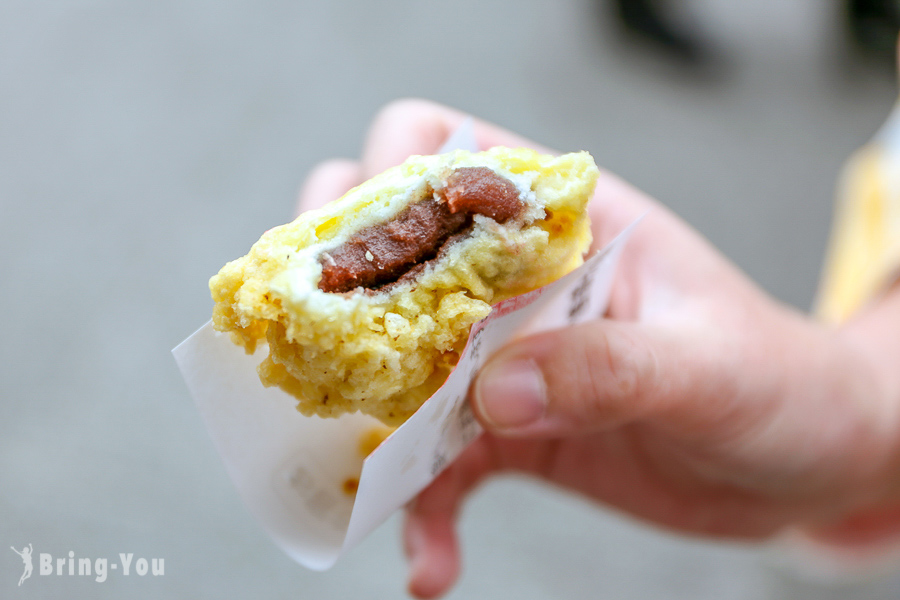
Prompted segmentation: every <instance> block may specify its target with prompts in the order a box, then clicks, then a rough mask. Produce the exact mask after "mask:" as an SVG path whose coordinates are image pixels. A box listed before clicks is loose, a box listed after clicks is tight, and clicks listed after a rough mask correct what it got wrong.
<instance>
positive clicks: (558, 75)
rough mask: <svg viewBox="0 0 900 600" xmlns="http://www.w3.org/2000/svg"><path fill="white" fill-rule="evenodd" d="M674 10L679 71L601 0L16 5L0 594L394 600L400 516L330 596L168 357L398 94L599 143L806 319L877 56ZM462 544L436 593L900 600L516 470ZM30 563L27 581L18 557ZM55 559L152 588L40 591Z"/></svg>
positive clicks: (735, 8)
mask: <svg viewBox="0 0 900 600" xmlns="http://www.w3.org/2000/svg"><path fill="white" fill-rule="evenodd" d="M618 5H621V3H619V4H618ZM669 5H670V6H669V8H670V9H672V10H673V11H675V12H674V13H673V14H671V15H669V16H668V17H666V18H667V19H670V22H668V25H671V27H669V32H670V33H671V31H673V29H672V28H673V27H675V28H676V29H677V28H680V29H677V31H676V33H677V32H680V33H681V34H687V35H688V38H689V40H690V42H689V43H688V46H689V48H688V49H689V51H688V52H685V51H684V48H678V47H676V46H677V44H676V45H674V46H673V45H672V44H671V40H670V41H669V42H666V41H665V40H664V39H662V38H664V37H665V36H664V35H662V34H660V33H659V31H657V32H655V33H652V32H651V34H652V35H651V38H649V39H648V38H646V37H641V36H637V37H635V36H634V35H629V34H628V31H632V32H633V31H634V23H635V21H634V20H633V19H632V20H631V21H629V22H630V23H631V26H632V28H631V29H630V30H629V29H628V28H624V27H623V26H622V21H621V20H620V17H621V16H622V15H623V13H621V12H620V11H617V8H616V6H617V5H616V4H614V3H613V2H601V1H599V0H598V1H593V2H592V1H589V0H553V1H548V0H545V1H541V0H517V1H516V2H478V1H476V0H459V1H456V2H452V3H450V2H448V3H437V2H421V1H416V0H392V1H390V2H363V1H361V0H355V1H354V0H332V1H331V2H328V3H324V2H310V1H301V0H293V1H287V0H256V1H254V2H249V1H244V2H237V1H235V2H230V1H229V2H212V1H200V0H179V1H177V2H176V1H172V0H155V1H152V2H151V1H146V0H140V1H138V0H135V1H129V2H124V1H119V2H113V1H103V0H81V1H79V0H72V1H68V2H66V1H62V0H59V1H53V0H48V1H44V2H35V1H33V0H2V1H0V281H2V284H0V289H2V294H0V314H2V315H3V321H2V322H3V328H2V330H3V343H2V344H0V399H2V402H0V545H2V546H3V548H0V596H2V597H3V598H62V597H65V598H161V597H183V598H227V597H236V598H237V597H254V598H256V597H258V598H350V597H353V598H403V597H404V596H405V578H406V570H405V564H404V560H403V558H402V551H401V547H400V542H399V540H400V535H399V519H398V518H397V517H394V518H392V519H391V520H389V521H388V522H387V523H386V524H385V525H384V526H382V527H381V528H380V529H379V530H378V531H377V532H376V533H375V534H374V535H372V536H371V537H370V538H369V539H367V540H366V541H365V542H364V543H363V544H362V545H361V546H359V547H358V548H357V549H356V550H354V551H353V552H352V553H351V554H350V555H349V556H348V557H346V558H345V559H344V560H343V561H342V562H340V563H339V564H338V566H336V567H335V568H334V569H333V570H331V571H329V572H326V573H313V572H310V571H307V570H305V569H304V568H302V567H300V566H298V565H296V564H294V563H293V562H291V561H290V560H289V559H288V558H287V557H286V556H285V555H283V554H282V553H281V552H280V551H279V550H278V549H277V548H276V547H275V546H274V545H273V544H272V543H270V541H269V540H268V539H267V537H266V536H265V534H264V533H263V532H262V530H261V529H260V528H259V527H258V526H257V524H256V523H255V522H254V521H253V519H252V517H251V516H250V515H249V514H248V513H247V511H246V510H245V509H244V507H243V505H242V504H241V502H240V500H239V498H238V497H237V495H236V493H235V491H234V489H233V487H232V485H231V483H230V481H229V480H228V478H227V475H226V473H225V470H224V468H223V466H222V464H221V462H220V460H219V458H218V456H217V455H216V453H215V450H214V449H213V446H212V444H211V442H210V440H209V438H208V435H207V433H206V431H205V429H204V426H203V424H202V422H201V420H200V418H199V416H198V414H197V412H196V410H195V408H194V406H193V403H192V401H191V399H190V397H189V396H188V393H187V390H186V389H185V387H184V385H183V383H182V380H181V377H180V375H179V374H178V372H177V369H176V367H175V363H174V361H173V360H172V357H171V355H170V349H171V348H172V347H173V346H175V345H176V344H178V343H179V342H180V341H181V340H182V339H183V338H185V337H186V336H188V335H189V334H190V333H192V332H193V331H194V330H195V329H196V328H197V327H199V326H200V325H202V324H203V323H204V322H205V321H206V320H207V319H208V318H209V314H210V310H211V306H212V303H211V300H210V298H209V294H208V290H207V280H208V278H209V277H210V275H212V274H214V273H215V272H216V271H217V270H218V269H219V267H220V266H221V265H223V264H224V263H225V262H226V261H228V260H231V259H233V258H236V257H237V256H239V255H241V254H243V253H245V252H246V251H247V249H248V248H249V246H250V245H251V244H252V242H254V241H255V240H256V238H257V237H258V236H259V235H260V233H261V232H262V231H264V230H266V229H268V228H269V227H271V226H273V225H276V224H280V223H282V222H285V221H287V220H289V219H290V217H291V214H292V210H293V204H294V199H295V196H296V192H297V189H298V187H299V185H300V183H301V182H302V180H303V178H304V176H305V175H306V174H307V173H308V172H309V170H310V169H311V168H312V167H313V165H315V164H316V163H317V162H318V161H320V160H323V159H325V158H329V157H334V156H345V157H355V156H357V155H358V153H359V151H360V148H361V144H362V140H363V136H364V134H365V131H366V127H367V124H368V122H369V121H370V119H371V118H372V117H373V115H374V114H375V113H376V111H377V110H378V109H379V107H381V106H382V105H383V104H384V103H386V102H388V101H390V100H391V99H394V98H398V97H403V96H422V97H426V98H431V99H434V100H437V101H440V102H444V103H447V104H450V105H453V106H455V107H458V108H460V109H463V110H465V111H469V112H471V113H473V114H475V115H478V116H480V117H482V118H484V119H487V120H490V121H494V122H496V123H499V124H501V125H503V126H505V127H507V128H509V129H513V130H516V131H518V132H521V133H522V134H524V135H527V136H529V137H531V138H533V139H535V140H539V141H541V142H542V143H544V144H547V145H549V146H552V147H556V148H559V149H562V150H579V149H586V150H589V151H591V152H592V153H593V155H594V156H595V158H596V159H597V162H598V163H599V164H600V165H601V166H603V167H605V168H607V169H609V170H611V171H614V172H616V173H618V174H620V175H622V176H624V177H625V178H627V179H628V180H630V181H631V182H633V183H634V184H636V185H637V186H638V187H640V188H643V189H644V190H646V191H648V192H649V193H651V194H652V195H654V196H655V197H656V198H658V199H659V200H660V201H661V202H663V203H664V204H666V205H668V206H670V207H671V208H672V209H673V210H675V211H676V212H677V213H679V214H680V215H682V216H683V217H684V218H685V219H686V220H687V221H688V222H690V223H691V224H693V225H694V226H695V227H696V228H697V229H698V230H700V231H701V232H702V233H703V234H704V235H706V236H708V237H709V238H710V239H711V240H712V241H713V242H714V243H715V244H716V245H717V246H718V247H719V248H721V249H722V251H723V252H724V253H725V254H727V255H728V256H729V257H730V258H731V259H733V260H734V261H735V262H736V263H737V264H738V265H739V266H740V267H741V268H743V269H744V270H746V271H747V272H748V273H749V274H750V275H751V276H752V277H753V278H754V279H755V280H756V281H758V282H759V284H760V285H761V286H762V287H764V288H765V289H766V290H768V291H769V292H770V293H772V294H773V295H775V296H776V297H778V298H780V299H782V300H783V301H785V302H787V303H790V304H792V305H795V306H797V307H799V308H801V309H807V308H808V307H809V306H810V304H811V302H812V299H813V296H814V293H815V287H816V282H817V278H818V273H819V268H820V264H821V260H822V255H823V250H824V248H825V244H826V240H827V236H828V229H829V223H830V218H831V208H832V201H833V194H834V187H835V182H836V179H837V176H838V173H839V169H840V167H841V165H842V164H843V162H844V161H845V160H846V158H847V157H848V156H849V154H850V153H851V152H852V151H853V150H854V149H855V148H857V147H859V146H860V145H862V144H863V143H865V142H866V140H868V139H869V138H870V137H871V136H872V134H873V133H874V132H875V131H876V130H877V129H878V127H879V125H880V124H881V123H882V122H883V120H884V118H885V117H886V115H887V113H888V112H889V110H890V108H891V106H892V104H893V102H894V100H895V98H896V96H897V94H896V90H895V78H894V75H893V71H892V67H891V65H890V60H889V58H885V55H884V53H883V52H881V51H879V50H877V49H875V50H871V49H872V48H874V47H875V46H877V45H878V44H877V43H874V44H873V43H868V42H863V43H860V40H861V39H862V38H865V35H863V36H862V37H860V35H858V31H857V34H856V35H855V37H854V36H848V33H847V32H848V22H847V20H846V15H845V12H844V11H845V9H844V5H843V4H842V3H840V2H837V1H834V2H826V1H823V0H757V1H755V2H741V1H739V0H681V1H676V0H672V2H670V3H669ZM624 16H625V17H628V15H624ZM628 18H630V17H628ZM673 23H674V25H673ZM664 24H666V23H664ZM857 25H858V23H857ZM651 29H652V28H651ZM850 30H851V31H852V28H851V29H850ZM876 34H877V32H876ZM876 38H877V35H876ZM888 54H890V52H888ZM462 542H463V549H464V552H465V566H464V573H463V578H462V580H461V582H460V583H459V585H458V586H457V587H456V588H455V590H454V591H453V593H452V594H451V595H450V597H451V598H472V597H475V598H515V599H517V600H526V599H531V598H550V597H560V598H616V599H628V598H635V599H637V598H640V599H646V598H667V599H669V598H677V599H681V598H684V599H688V598H690V599H694V600H696V599H709V600H713V599H714V600H728V599H748V600H750V599H783V598H791V599H806V598H809V599H813V598H815V599H838V598H850V597H852V598H857V599H869V598H872V599H876V598H877V599H881V598H885V599H888V598H897V597H900V575H893V576H892V575H883V576H876V575H869V576H867V577H864V578H861V579H857V580H855V581H850V580H842V581H839V582H834V581H831V582H825V581H824V580H822V579H817V578H811V577H808V576H806V575H804V574H799V573H798V572H797V571H796V570H794V569H791V568H789V567H787V566H786V564H785V561H784V559H783V557H781V556H780V555H778V554H775V553H773V552H772V551H771V550H770V549H760V548H757V547H753V546H742V545H734V544H721V543H707V542H702V541H697V540H687V539H684V538H677V537H673V536H670V535H668V534H665V533H662V532H659V531H657V530H654V529H652V528H649V527H646V526H644V525H641V524H639V523H635V522H633V521H630V520H628V519H626V518H623V517H621V516H618V515H615V514H613V513H611V512H606V511H604V510H601V509H598V508H597V507H595V506H591V505H588V504H586V503H584V502H582V501H581V500H578V499H576V498H573V497H570V496H567V495H564V494H562V493H560V492H558V491H555V490H552V489H548V488H545V487H541V486H539V485H537V484H535V483H534V482H532V481H527V480H522V479H515V478H508V479H501V480H496V481H494V482H491V483H489V484H487V485H486V486H485V487H484V488H482V489H481V490H480V491H479V492H478V493H477V494H476V495H475V496H474V497H473V498H472V499H471V501H470V502H469V503H468V505H467V506H466V508H465V510H464V512H463V514H462ZM29 543H31V544H33V547H34V550H35V573H34V576H33V577H32V578H31V579H30V580H27V581H25V582H24V583H23V585H22V586H21V587H18V588H17V586H16V583H17V580H18V578H19V576H20V575H21V573H22V569H23V564H22V560H21V559H20V557H19V556H17V555H16V554H14V553H13V552H12V551H11V550H8V549H5V548H7V547H9V546H15V547H16V548H17V549H21V548H22V546H24V545H27V544H29ZM70 550H71V551H73V552H74V554H75V556H76V558H78V557H110V558H115V557H116V556H117V555H118V553H120V552H123V553H134V555H135V557H146V558H148V559H149V558H151V557H155V558H164V560H165V575H164V576H161V577H152V576H149V575H148V576H146V577H143V578H138V577H135V576H134V575H132V576H131V577H121V576H119V577H116V576H115V575H114V574H111V575H110V577H109V579H108V580H107V581H106V582H104V583H97V582H95V581H94V580H93V578H89V577H80V578H79V577H77V576H76V577H65V576H64V577H56V576H54V577H40V576H38V572H37V568H38V564H37V554H38V553H40V552H45V553H51V554H53V555H54V556H55V557H63V556H67V553H68V552H69V551H70Z"/></svg>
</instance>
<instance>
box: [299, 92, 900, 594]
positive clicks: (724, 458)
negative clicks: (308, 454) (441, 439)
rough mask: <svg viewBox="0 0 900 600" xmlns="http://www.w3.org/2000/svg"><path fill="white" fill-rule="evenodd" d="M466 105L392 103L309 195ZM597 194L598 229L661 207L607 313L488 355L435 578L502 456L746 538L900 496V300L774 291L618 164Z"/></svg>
mask: <svg viewBox="0 0 900 600" xmlns="http://www.w3.org/2000/svg"><path fill="white" fill-rule="evenodd" d="M464 118H465V115H463V114H462V113H459V112H456V111H453V110H451V109H448V108H446V107H442V106H439V105H435V104H431V103H428V102H425V101H417V100H406V101H399V102H396V103H393V104H391V105H389V106H388V107H386V108H385V109H384V110H383V111H382V112H381V113H380V114H379V116H378V117H377V118H376V119H375V122H374V124H373V126H372V129H371V131H370V133H369V137H368V140H367V143H366V146H365V150H364V153H363V158H362V160H361V161H359V162H354V161H331V162H328V163H325V164H323V165H321V166H320V167H319V168H317V169H316V170H315V171H314V172H313V173H312V174H311V175H310V177H309V179H308V181H307V183H306V185H305V187H304V189H303V191H302V192H301V200H300V208H301V210H303V209H307V208H311V207H314V206H317V205H321V204H324V202H326V201H328V200H331V199H334V198H336V197H338V196H339V195H340V194H342V193H343V192H345V191H346V190H347V189H349V188H350V187H352V186H354V185H357V184H358V183H360V182H361V181H363V180H364V179H366V178H368V177H371V176H373V175H375V174H376V173H379V172H381V171H383V170H384V169H385V168H387V167H390V166H393V165H395V164H398V163H400V162H402V161H403V160H404V159H405V158H406V157H407V156H409V155H410V154H428V153H432V152H434V151H436V150H437V148H438V147H439V146H440V145H441V143H442V142H443V141H444V139H445V138H446V137H447V135H448V134H449V133H450V132H451V131H453V130H454V129H455V128H456V127H457V126H458V124H459V123H460V122H461V121H462V120H463V119H464ZM475 132H476V137H477V139H478V142H479V145H480V147H481V148H488V147H490V146H494V145H505V146H530V147H535V148H537V146H536V145H535V144H534V143H532V142H529V141H527V140H524V139H522V138H519V137H518V136H515V135H514V134H511V133H509V132H506V131H503V130H502V129H499V128H497V127H494V126H491V125H489V124H486V123H482V122H476V125H475ZM538 149H540V148H538ZM590 210H591V218H592V222H593V232H594V238H595V243H594V245H595V247H598V248H599V247H602V246H603V245H605V244H606V243H607V242H609V241H610V240H611V239H612V238H613V237H614V236H615V235H616V234H618V233H619V232H620V231H621V230H622V229H623V228H624V227H625V226H626V225H628V224H629V223H631V222H632V221H633V220H634V219H635V218H636V217H637V216H638V215H641V214H643V213H645V212H648V211H649V212H648V214H647V216H646V218H645V219H644V220H643V221H642V222H641V224H640V225H639V226H638V228H637V229H636V230H635V232H634V235H633V237H632V238H631V240H630V241H629V243H628V246H627V247H626V249H625V252H624V253H623V256H622V261H621V263H620V266H619V270H618V275H617V277H616V280H615V283H614V286H613V291H612V298H611V303H610V307H609V310H608V313H607V315H606V316H605V317H604V318H598V319H597V320H595V321H592V322H589V323H585V324H581V325H579V326H578V327H573V328H569V329H563V330H559V331H553V332H548V333H542V334H538V335H535V336H532V337H529V338H526V339H521V340H518V341H516V342H515V343H514V344H512V345H510V346H508V347H506V348H504V349H502V350H501V351H500V352H498V353H497V354H496V355H495V356H494V357H492V359H491V360H490V361H489V362H488V364H487V365H486V366H485V367H484V369H483V370H482V372H481V373H480V375H479V377H478V378H477V380H476V382H475V384H474V385H473V388H472V390H471V395H470V400H471V402H472V404H473V407H474V410H475V413H476V415H477V416H478V418H479V420H480V421H481V422H482V424H483V425H484V426H485V428H486V430H487V433H486V434H485V435H483V436H482V437H481V438H479V439H478V440H477V441H476V442H475V443H474V444H473V445H472V446H470V447H469V448H468V449H467V450H466V451H465V452H464V453H463V454H462V455H461V456H460V458H459V459H458V460H457V461H456V462H455V463H454V464H453V465H451V466H450V467H449V468H448V469H447V470H446V471H444V473H442V474H441V475H440V476H439V477H438V478H437V479H436V480H435V481H434V482H433V484H432V485H431V486H430V487H429V488H428V489H426V490H425V491H423V492H422V493H421V494H420V496H419V498H418V499H417V500H416V501H415V502H414V504H413V505H412V506H411V507H410V509H409V511H408V515H407V520H406V525H405V545H406V549H407V553H408V555H409V557H410V561H411V574H410V591H411V593H413V594H414V595H416V596H419V597H423V598H427V597H434V596H437V595H440V594H442V593H444V592H445V591H446V590H447V589H449V587H450V586H451V585H452V583H453V582H454V581H455V579H456V578H457V576H458V573H459V568H460V558H459V548H458V541H457V537H456V533H455V517H456V514H457V512H458V509H459V506H460V504H461V502H462V500H463V499H464V497H465V496H466V495H467V493H468V492H470V491H471V490H472V489H473V487H474V486H476V485H477V484H478V483H479V482H480V481H482V480H483V479H484V478H485V477H486V476H488V475H489V474H491V473H494V472H497V471H503V470H515V471H520V472H525V473H530V474H533V475H535V476H537V477H540V478H543V479H545V480H547V481H550V482H552V483H554V484H557V485H559V486H561V487H563V488H567V489H569V490H572V491H574V492H577V493H580V494H583V495H585V496H587V497H590V498H592V499H595V500H597V501H599V502H602V503H604V504H607V505H610V506H613V507H616V508H618V509H619V510H621V511H623V512H626V513H629V514H631V515H633V516H635V517H639V518H642V519H646V520H650V521H653V522H655V523H657V524H658V525H660V526H663V527H666V528H670V529H674V530H678V531H683V532H688V533H693V534H701V535H707V536H721V537H729V538H743V539H761V538H765V537H767V536H770V535H772V534H773V533H775V532H778V531H779V530H781V529H783V528H785V527H787V526H789V525H795V524H816V523H832V522H835V521H836V520H838V519H839V518H841V517H843V516H844V515H847V514H850V513H852V512H853V511H856V510H859V509H861V508H864V507H868V506H871V505H875V504H879V503H884V502H892V501H894V500H895V499H896V497H897V496H898V490H897V487H898V485H897V481H896V480H897V479H898V478H897V476H896V475H894V474H895V473H896V472H897V466H898V457H900V452H898V444H900V428H898V414H897V412H898V410H897V409H898V408H900V382H898V381H897V380H896V379H897V377H896V376H895V375H894V374H893V372H894V371H896V370H897V369H896V368H895V366H894V365H893V364H891V363H890V362H889V361H886V360H885V359H884V349H885V348H884V347H883V346H885V345H888V346H890V348H891V350H896V352H897V353H896V354H894V355H893V356H894V357H896V356H900V347H896V344H898V342H894V341H893V340H894V339H900V310H897V309H898V308H900V302H896V301H895V302H894V304H895V305H894V307H893V308H894V310H893V312H890V311H886V310H885V309H879V310H881V311H882V313H884V312H888V315H889V316H888V317H885V315H884V314H881V315H880V318H875V317H871V318H863V319H860V320H859V321H858V322H856V323H855V324H853V325H851V326H848V327H846V328H844V329H841V330H836V329H830V328H827V327H825V326H822V325H819V324H817V323H815V322H814V321H812V320H810V319H808V318H807V317H805V316H804V315H802V314H800V313H798V312H796V311H794V310H792V309H790V308H788V307H785V306H782V305H780V304H778V303H777V302H775V301H774V300H773V299H772V298H770V297H768V296H767V295H765V294H764V293H763V292H761V291H760V290H759V289H758V288H757V287H756V286H754V285H753V284H752V283H751V282H750V281H748V280H747V279H746V278H745V277H744V276H743V275H742V274H741V273H740V272H739V271H738V270H737V269H736V268H735V267H734V266H733V265H731V264H730V263H729V262H728V261H726V260H725V259H724V258H723V257H722V256H721V255H720V254H719V253H718V252H717V251H716V250H715V249H714V248H712V247H711V246H709V245H708V244H707V243H706V242H705V241H704V240H703V239H702V238H701V237H700V236H699V235H697V234H696V233H695V232H694V231H692V230H691V229H690V228H689V227H688V226H686V225H685V224H684V223H683V222H681V221H680V220H679V219H678V218H677V217H675V216H674V215H672V214H671V213H670V212H669V211H667V210H666V209H665V208H663V207H662V206H660V205H659V204H656V203H655V202H653V201H652V200H650V199H649V198H647V197H645V196H643V195H642V194H641V193H639V192H638V191H636V190H634V189H633V188H631V187H629V186H628V185H626V184H625V183H623V182H621V181H620V180H618V179H616V178H615V177H613V176H612V175H610V174H608V173H603V174H602V175H601V178H600V181H599V183H598V184H597V188H596V192H595V196H594V199H593V201H592V203H591V206H590ZM897 295H898V296H900V294H897ZM876 316H877V315H876ZM873 322H874V324H873ZM886 323H887V325H886ZM891 327H893V329H892V328H891ZM891 333H892V335H890V334H891ZM879 344H881V346H879ZM894 360H895V361H896V358H895V359H894Z"/></svg>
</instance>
